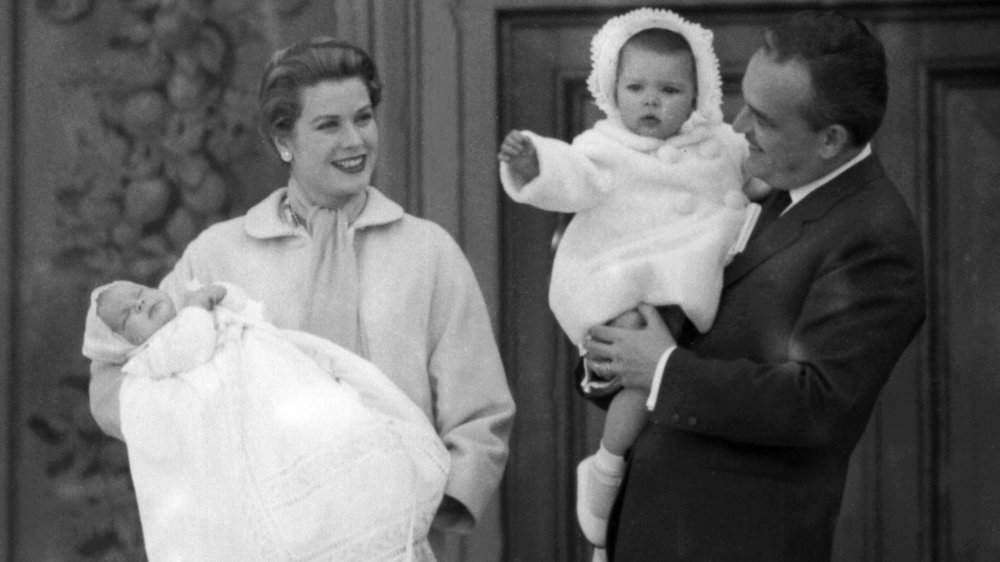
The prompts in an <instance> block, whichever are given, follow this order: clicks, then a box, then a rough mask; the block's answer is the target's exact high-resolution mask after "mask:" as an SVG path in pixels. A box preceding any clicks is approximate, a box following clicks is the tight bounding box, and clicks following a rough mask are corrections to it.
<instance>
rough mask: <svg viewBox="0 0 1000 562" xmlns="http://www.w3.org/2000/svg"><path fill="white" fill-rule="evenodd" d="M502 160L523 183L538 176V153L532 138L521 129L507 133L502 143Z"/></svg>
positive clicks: (515, 177) (499, 156)
mask: <svg viewBox="0 0 1000 562" xmlns="http://www.w3.org/2000/svg"><path fill="white" fill-rule="evenodd" d="M497 157H498V158H499V159H500V161H501V162H506V163H507V166H509V167H510V173H511V175H512V176H514V179H515V180H517V181H518V182H519V183H520V184H521V185H524V184H526V183H528V182H530V181H531V180H533V179H535V178H537V177H538V174H539V170H538V153H537V152H536V151H535V144H534V143H532V142H531V139H530V138H529V137H528V136H527V135H525V134H523V133H521V132H520V131H511V132H510V133H507V138H505V139H503V144H501V145H500V154H499V155H498V156H497Z"/></svg>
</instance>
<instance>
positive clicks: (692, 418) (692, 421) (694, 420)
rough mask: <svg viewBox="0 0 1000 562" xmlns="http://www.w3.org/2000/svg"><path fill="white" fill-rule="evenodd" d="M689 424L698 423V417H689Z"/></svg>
mask: <svg viewBox="0 0 1000 562" xmlns="http://www.w3.org/2000/svg"><path fill="white" fill-rule="evenodd" d="M688 425H698V418H696V417H694V416H691V417H690V418H688Z"/></svg>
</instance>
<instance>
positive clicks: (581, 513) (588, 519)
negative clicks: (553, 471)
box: [576, 456, 608, 556]
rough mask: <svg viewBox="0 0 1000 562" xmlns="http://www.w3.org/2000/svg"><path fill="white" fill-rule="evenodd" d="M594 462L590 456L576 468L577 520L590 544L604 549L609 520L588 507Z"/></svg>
mask: <svg viewBox="0 0 1000 562" xmlns="http://www.w3.org/2000/svg"><path fill="white" fill-rule="evenodd" d="M592 462H594V457H593V456H589V457H587V458H585V459H583V460H582V461H580V464H579V465H577V467H576V519H577V521H579V523H580V530H582V531H583V536H585V537H587V540H588V541H590V544H592V545H594V546H596V547H599V548H601V549H603V547H604V546H605V545H604V543H605V541H606V540H607V534H608V520H607V519H601V518H600V517H598V516H596V515H594V513H593V512H591V511H590V507H589V506H588V505H587V496H588V494H587V482H588V481H589V479H590V478H589V476H590V474H589V473H590V464H591V463H592ZM595 556H596V552H595Z"/></svg>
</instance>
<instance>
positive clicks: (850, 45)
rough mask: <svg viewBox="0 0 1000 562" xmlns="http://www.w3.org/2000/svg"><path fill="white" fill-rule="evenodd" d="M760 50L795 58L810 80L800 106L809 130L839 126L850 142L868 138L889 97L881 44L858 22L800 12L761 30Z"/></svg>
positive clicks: (779, 58)
mask: <svg viewBox="0 0 1000 562" xmlns="http://www.w3.org/2000/svg"><path fill="white" fill-rule="evenodd" d="M762 49H763V51H764V54H766V55H767V56H769V57H772V58H773V59H774V60H776V61H777V62H782V63H783V62H786V61H789V60H798V61H800V62H802V63H803V64H804V65H805V66H806V68H807V69H808V71H809V75H810V77H811V79H812V90H813V99H812V103H810V104H808V105H807V106H805V107H803V108H801V111H802V116H803V118H805V120H806V121H807V122H808V123H809V124H810V125H812V126H813V127H814V128H815V129H817V130H818V129H821V128H823V127H827V126H830V125H838V124H839V125H842V126H843V127H844V128H845V129H847V132H848V133H849V134H850V136H851V141H852V142H853V144H854V145H856V146H860V145H863V144H865V143H867V142H868V141H870V140H871V138H872V136H874V135H875V131H877V130H878V128H879V126H880V125H881V124H882V118H883V117H884V116H885V109H886V103H887V100H888V97H889V81H888V77H887V76H886V58H885V49H884V47H883V46H882V43H881V42H880V41H879V40H878V39H877V38H876V37H875V36H874V35H872V34H871V32H870V31H868V28H867V27H865V26H864V24H862V23H861V22H860V21H858V20H856V19H854V18H851V17H848V16H846V15H844V14H842V13H840V12H837V11H833V10H830V11H818V10H815V11H803V12H799V13H797V14H795V15H793V16H792V17H791V18H790V19H788V20H787V21H786V22H784V23H781V24H779V25H775V26H773V27H771V28H769V29H768V30H766V31H765V32H764V46H763V47H762Z"/></svg>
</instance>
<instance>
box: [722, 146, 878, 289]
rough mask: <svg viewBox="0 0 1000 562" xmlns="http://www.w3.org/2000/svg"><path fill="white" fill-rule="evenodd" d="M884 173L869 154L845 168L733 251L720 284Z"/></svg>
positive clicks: (742, 273) (778, 248)
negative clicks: (737, 249)
mask: <svg viewBox="0 0 1000 562" xmlns="http://www.w3.org/2000/svg"><path fill="white" fill-rule="evenodd" d="M884 175H885V172H884V171H883V170H882V165H881V164H880V163H879V161H878V158H876V157H875V156H874V155H872V156H869V157H868V158H865V159H864V160H862V161H860V162H858V163H857V164H855V165H854V166H852V167H851V168H848V169H847V170H845V171H844V173H842V174H840V175H839V176H837V177H835V178H833V179H832V180H830V183H827V184H825V185H822V186H820V187H818V188H817V189H816V190H815V191H813V192H812V193H810V194H809V195H808V196H806V197H805V198H804V199H802V200H801V201H799V202H798V203H796V204H795V205H794V206H793V207H791V208H790V209H788V211H787V212H786V213H785V214H783V215H781V217H779V218H778V219H777V220H775V221H774V222H773V223H771V225H770V226H769V227H768V228H767V229H766V230H765V231H764V232H762V233H760V235H759V236H756V237H754V238H753V239H752V240H750V242H748V243H747V246H746V248H745V249H744V250H743V252H741V253H739V254H737V255H736V256H735V257H734V258H733V261H732V262H731V263H730V264H729V266H728V267H726V269H725V272H724V280H723V284H724V286H727V287H728V286H729V285H731V284H732V283H735V282H736V281H738V280H739V279H741V278H743V277H744V276H745V275H746V274H747V273H749V272H750V271H752V270H753V269H754V268H756V267H757V266H758V265H760V264H761V263H763V262H764V261H766V260H767V259H769V258H770V257H771V256H773V255H775V254H777V253H778V252H780V251H781V250H783V249H785V248H787V247H788V246H790V245H791V244H792V243H793V242H795V241H796V240H798V239H799V237H800V236H801V235H802V232H803V229H804V227H805V224H806V223H809V222H813V221H816V220H819V219H820V218H822V217H823V216H825V215H826V214H827V213H828V212H829V211H830V209H832V208H833V207H835V206H836V205H837V203H838V202H840V200H842V199H843V198H845V197H847V196H848V195H850V194H852V193H854V192H856V191H858V190H859V189H861V188H863V187H864V186H866V185H868V184H870V183H871V182H873V181H875V180H877V179H878V178H880V177H883V176H884Z"/></svg>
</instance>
